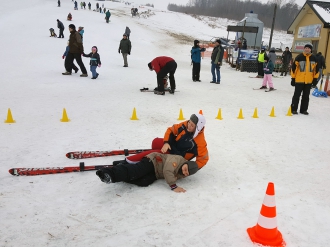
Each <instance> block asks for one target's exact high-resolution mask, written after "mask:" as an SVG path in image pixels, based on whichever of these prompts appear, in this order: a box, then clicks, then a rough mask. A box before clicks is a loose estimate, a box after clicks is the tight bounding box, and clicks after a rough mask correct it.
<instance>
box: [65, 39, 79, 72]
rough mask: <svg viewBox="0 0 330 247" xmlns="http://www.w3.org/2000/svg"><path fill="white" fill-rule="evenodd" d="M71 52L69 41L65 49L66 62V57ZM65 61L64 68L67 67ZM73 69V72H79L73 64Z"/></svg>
mask: <svg viewBox="0 0 330 247" xmlns="http://www.w3.org/2000/svg"><path fill="white" fill-rule="evenodd" d="M69 50H70V47H69V41H68V45H67V46H66V48H65V52H64V53H63V56H62V59H65V60H66V56H67V55H68V52H69ZM65 60H64V67H65V64H66V61H65ZM72 68H73V70H74V72H75V73H77V72H78V70H79V69H78V68H77V66H76V65H75V64H74V63H72Z"/></svg>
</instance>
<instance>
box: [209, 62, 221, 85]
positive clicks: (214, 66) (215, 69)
mask: <svg viewBox="0 0 330 247" xmlns="http://www.w3.org/2000/svg"><path fill="white" fill-rule="evenodd" d="M211 72H212V81H215V82H220V79H221V77H220V65H219V64H214V63H213V62H212V66H211ZM215 72H217V78H218V80H217V79H216V77H215Z"/></svg>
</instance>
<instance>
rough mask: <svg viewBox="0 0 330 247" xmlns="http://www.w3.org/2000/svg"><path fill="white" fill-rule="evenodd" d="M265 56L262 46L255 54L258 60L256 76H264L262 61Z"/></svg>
mask: <svg viewBox="0 0 330 247" xmlns="http://www.w3.org/2000/svg"><path fill="white" fill-rule="evenodd" d="M266 57H267V54H266V52H265V48H264V47H262V48H261V50H260V52H259V53H258V56H257V61H258V75H257V77H258V78H263V77H264V62H265V58H266Z"/></svg>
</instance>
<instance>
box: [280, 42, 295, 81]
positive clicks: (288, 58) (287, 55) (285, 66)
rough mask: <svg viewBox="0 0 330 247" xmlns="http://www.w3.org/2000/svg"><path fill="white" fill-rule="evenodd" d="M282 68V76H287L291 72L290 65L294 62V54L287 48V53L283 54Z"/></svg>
mask: <svg viewBox="0 0 330 247" xmlns="http://www.w3.org/2000/svg"><path fill="white" fill-rule="evenodd" d="M281 59H282V67H281V76H283V73H284V76H286V74H287V72H288V70H289V64H290V62H291V60H292V53H291V51H289V47H285V51H284V52H283V54H282V57H281Z"/></svg>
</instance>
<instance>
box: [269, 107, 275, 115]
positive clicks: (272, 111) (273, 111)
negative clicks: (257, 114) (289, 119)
mask: <svg viewBox="0 0 330 247" xmlns="http://www.w3.org/2000/svg"><path fill="white" fill-rule="evenodd" d="M269 116H270V117H276V116H275V109H274V106H273V108H272V110H271V112H270V114H269Z"/></svg>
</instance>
